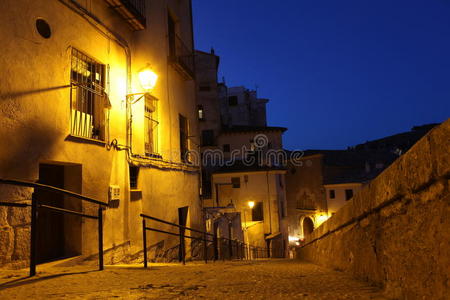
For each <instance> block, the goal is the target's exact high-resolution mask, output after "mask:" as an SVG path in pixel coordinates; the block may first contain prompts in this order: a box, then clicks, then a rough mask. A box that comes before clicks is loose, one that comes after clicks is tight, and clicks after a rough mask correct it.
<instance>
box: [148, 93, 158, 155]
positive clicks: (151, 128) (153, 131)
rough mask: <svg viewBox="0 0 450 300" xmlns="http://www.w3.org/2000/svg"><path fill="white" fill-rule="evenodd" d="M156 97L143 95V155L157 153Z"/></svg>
mask: <svg viewBox="0 0 450 300" xmlns="http://www.w3.org/2000/svg"><path fill="white" fill-rule="evenodd" d="M157 107H158V99H157V98H155V97H153V96H151V95H146V96H145V112H144V117H145V120H144V122H145V137H144V138H145V155H147V156H152V155H156V154H157V153H158V125H159V122H158V113H157Z"/></svg>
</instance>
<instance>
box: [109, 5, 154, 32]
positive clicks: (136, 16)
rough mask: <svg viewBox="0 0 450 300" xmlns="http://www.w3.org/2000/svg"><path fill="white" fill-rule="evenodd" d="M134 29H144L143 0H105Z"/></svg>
mask: <svg viewBox="0 0 450 300" xmlns="http://www.w3.org/2000/svg"><path fill="white" fill-rule="evenodd" d="M105 1H106V2H107V3H108V4H109V5H110V6H111V7H112V8H114V9H115V10H116V11H117V12H118V13H119V14H120V15H121V16H122V17H123V18H124V19H125V20H126V21H127V22H128V24H129V25H130V26H131V27H132V28H133V29H134V30H142V29H145V26H146V19H145V0H105Z"/></svg>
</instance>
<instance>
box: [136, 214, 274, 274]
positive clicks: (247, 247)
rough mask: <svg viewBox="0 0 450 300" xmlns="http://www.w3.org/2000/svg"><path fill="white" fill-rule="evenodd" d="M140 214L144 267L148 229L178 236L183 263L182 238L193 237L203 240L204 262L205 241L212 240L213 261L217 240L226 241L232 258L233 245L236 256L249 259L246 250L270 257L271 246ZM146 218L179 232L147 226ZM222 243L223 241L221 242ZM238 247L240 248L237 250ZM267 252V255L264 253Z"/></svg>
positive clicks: (216, 253) (257, 256)
mask: <svg viewBox="0 0 450 300" xmlns="http://www.w3.org/2000/svg"><path fill="white" fill-rule="evenodd" d="M140 216H141V217H142V234H143V239H142V241H143V248H144V249H143V252H144V268H147V266H148V258H147V235H146V231H147V230H150V231H154V232H159V233H164V234H168V235H172V236H178V237H179V238H180V244H179V250H180V254H181V257H180V261H181V262H183V264H185V263H186V261H185V247H184V238H190V239H194V240H199V241H203V243H204V260H205V263H207V262H208V257H207V248H208V246H207V243H208V242H213V246H214V261H216V260H218V259H219V251H218V250H219V246H218V243H219V240H221V241H227V242H228V254H229V258H230V259H232V258H233V245H234V248H235V249H236V252H235V253H237V254H238V255H237V257H238V258H241V259H244V258H247V259H251V256H250V257H248V256H247V255H246V253H247V251H252V253H253V252H255V250H256V252H255V256H256V258H260V257H259V256H260V255H259V253H261V252H262V253H263V255H262V257H270V254H269V252H268V251H271V250H272V249H271V248H267V247H256V246H251V245H247V244H246V243H244V242H241V241H238V240H233V239H230V238H225V237H220V238H219V237H218V236H217V234H216V233H214V234H211V233H208V232H205V231H201V230H198V229H194V228H190V227H187V226H183V225H180V224H176V223H173V222H169V221H166V220H163V219H159V218H156V217H152V216H149V215H147V214H140ZM146 219H150V220H153V221H156V222H159V223H163V224H167V225H170V226H173V227H177V228H178V229H179V233H174V232H170V231H165V230H161V229H158V228H154V227H148V226H147V223H146ZM184 230H190V231H191V232H196V233H200V234H202V236H203V237H194V236H188V235H185V234H184ZM208 237H212V240H210V239H208ZM221 244H223V243H221ZM239 249H240V250H239ZM265 254H267V255H265ZM222 259H225V256H223V255H222Z"/></svg>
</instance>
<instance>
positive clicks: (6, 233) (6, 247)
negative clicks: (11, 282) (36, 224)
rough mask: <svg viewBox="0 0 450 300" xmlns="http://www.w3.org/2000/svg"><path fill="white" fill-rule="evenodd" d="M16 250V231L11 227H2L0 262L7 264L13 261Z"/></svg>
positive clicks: (0, 232)
mask: <svg viewBox="0 0 450 300" xmlns="http://www.w3.org/2000/svg"><path fill="white" fill-rule="evenodd" d="M13 250H14V231H13V229H12V228H11V227H9V226H3V227H0V262H1V263H2V264H3V263H6V262H8V261H9V260H10V259H11V255H12V253H13Z"/></svg>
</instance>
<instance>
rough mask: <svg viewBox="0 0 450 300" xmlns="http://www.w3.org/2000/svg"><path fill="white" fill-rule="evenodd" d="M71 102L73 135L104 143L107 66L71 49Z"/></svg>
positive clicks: (71, 130)
mask: <svg viewBox="0 0 450 300" xmlns="http://www.w3.org/2000/svg"><path fill="white" fill-rule="evenodd" d="M71 60H72V62H71V73H70V84H71V89H70V102H71V122H70V125H71V126H70V127H71V129H70V132H71V134H72V135H75V136H79V137H85V138H91V139H96V140H104V139H105V111H104V109H105V103H106V93H105V70H106V68H105V65H103V64H100V63H98V62H97V61H95V60H94V59H92V58H91V57H89V56H87V55H86V54H84V53H82V52H81V51H78V50H77V49H74V48H72V59H71Z"/></svg>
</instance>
